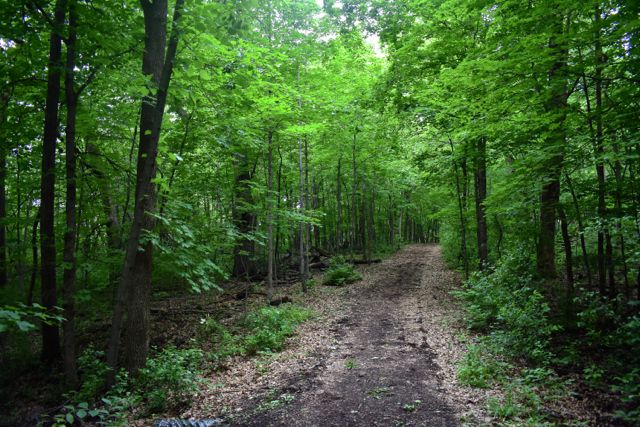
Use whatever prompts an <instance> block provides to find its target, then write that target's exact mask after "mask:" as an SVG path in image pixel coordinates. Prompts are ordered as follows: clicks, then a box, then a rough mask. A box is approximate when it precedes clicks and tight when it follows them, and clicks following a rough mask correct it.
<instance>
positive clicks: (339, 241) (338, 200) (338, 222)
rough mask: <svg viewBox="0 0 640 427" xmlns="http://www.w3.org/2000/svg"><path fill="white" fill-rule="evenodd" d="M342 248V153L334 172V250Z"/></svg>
mask: <svg viewBox="0 0 640 427" xmlns="http://www.w3.org/2000/svg"><path fill="white" fill-rule="evenodd" d="M340 249H342V153H340V157H338V172H337V173H336V250H338V251H339V250H340Z"/></svg>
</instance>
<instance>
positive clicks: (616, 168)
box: [613, 143, 631, 301]
mask: <svg viewBox="0 0 640 427" xmlns="http://www.w3.org/2000/svg"><path fill="white" fill-rule="evenodd" d="M613 149H614V152H615V154H616V160H615V162H614V165H613V172H614V177H615V180H616V191H615V197H616V199H615V209H616V230H617V231H618V241H619V244H620V257H621V258H622V280H623V282H624V295H625V297H626V299H627V301H628V300H629V299H630V297H631V294H630V291H631V289H630V288H629V267H628V265H627V254H626V247H625V240H624V234H623V231H622V215H623V212H622V185H623V180H624V177H623V170H622V164H621V163H620V160H618V159H619V157H618V156H619V149H618V144H617V143H616V144H614V145H613Z"/></svg>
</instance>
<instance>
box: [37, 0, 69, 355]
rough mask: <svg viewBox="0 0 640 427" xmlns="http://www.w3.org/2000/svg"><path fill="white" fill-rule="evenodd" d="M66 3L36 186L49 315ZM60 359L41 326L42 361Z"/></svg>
mask: <svg viewBox="0 0 640 427" xmlns="http://www.w3.org/2000/svg"><path fill="white" fill-rule="evenodd" d="M65 10H66V1H65V0H57V1H56V5H55V12H54V18H53V19H54V20H53V28H52V29H51V38H50V46H49V66H48V70H47V99H46V105H45V113H44V139H43V145H42V181H41V186H40V246H41V248H40V253H41V256H42V263H41V264H42V267H41V272H40V275H41V290H42V305H43V306H44V307H45V308H46V309H47V310H48V311H52V310H53V309H54V307H55V306H56V305H57V295H56V291H57V287H56V235H55V229H54V211H55V165H56V160H55V157H56V142H57V139H58V110H59V104H60V76H61V70H62V68H63V65H62V31H63V26H64V19H65ZM59 357H60V332H59V328H58V326H57V325H48V324H46V323H43V324H42V358H43V360H44V361H45V362H47V363H51V362H53V361H54V360H56V359H58V358H59Z"/></svg>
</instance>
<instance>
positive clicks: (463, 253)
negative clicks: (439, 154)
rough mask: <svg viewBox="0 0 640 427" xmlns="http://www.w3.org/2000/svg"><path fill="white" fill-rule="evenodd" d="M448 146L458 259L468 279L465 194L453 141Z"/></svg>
mask: <svg viewBox="0 0 640 427" xmlns="http://www.w3.org/2000/svg"><path fill="white" fill-rule="evenodd" d="M449 145H450V147H451V156H452V157H453V174H454V176H455V181H456V195H457V199H458V215H459V217H460V258H462V262H463V267H464V277H465V278H469V257H468V255H467V221H466V217H465V210H466V201H465V199H466V197H465V193H466V192H465V191H464V190H463V189H462V188H461V185H460V176H459V174H458V162H457V161H456V159H455V156H456V154H455V147H454V146H453V141H452V140H451V139H449ZM462 161H463V163H464V162H466V159H463V160H462ZM465 170H466V169H465V168H464V167H463V173H464V171H465ZM465 175H466V174H465ZM463 178H464V176H463ZM465 181H466V178H465Z"/></svg>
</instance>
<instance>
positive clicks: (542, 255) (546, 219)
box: [536, 18, 568, 278]
mask: <svg viewBox="0 0 640 427" xmlns="http://www.w3.org/2000/svg"><path fill="white" fill-rule="evenodd" d="M553 31H554V34H552V36H551V37H550V38H549V46H548V48H549V50H550V52H551V55H552V56H553V57H554V63H553V65H552V66H551V68H550V70H549V73H548V82H549V88H548V91H549V98H548V100H547V102H546V105H545V110H546V112H547V113H548V114H549V115H550V117H551V120H552V121H553V128H552V129H550V130H549V136H548V137H547V141H546V145H547V147H548V148H549V152H550V157H549V158H548V159H547V161H546V162H545V165H544V168H545V173H544V175H543V183H542V191H541V192H540V217H539V218H540V221H539V239H538V248H537V259H536V270H537V273H538V275H539V276H540V277H542V278H553V277H555V276H556V267H555V233H556V212H557V208H558V203H559V201H560V176H561V173H562V163H563V161H564V147H565V143H566V132H565V128H564V121H565V118H566V114H567V111H566V110H567V96H568V89H567V80H566V75H565V74H566V72H565V71H566V55H567V53H566V48H564V47H563V46H562V45H559V42H558V39H559V38H560V37H562V33H563V21H562V18H559V19H558V20H557V22H555V23H554V28H553Z"/></svg>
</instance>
